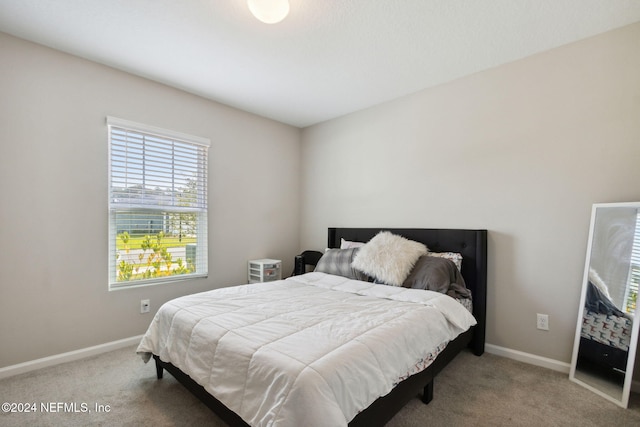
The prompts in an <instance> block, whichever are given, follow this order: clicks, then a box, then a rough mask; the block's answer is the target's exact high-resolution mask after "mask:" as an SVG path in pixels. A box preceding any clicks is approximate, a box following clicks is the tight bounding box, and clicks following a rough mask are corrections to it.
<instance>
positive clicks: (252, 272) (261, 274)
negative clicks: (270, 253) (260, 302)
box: [247, 258, 282, 283]
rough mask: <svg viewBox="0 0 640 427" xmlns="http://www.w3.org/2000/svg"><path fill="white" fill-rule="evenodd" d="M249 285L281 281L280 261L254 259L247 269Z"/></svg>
mask: <svg viewBox="0 0 640 427" xmlns="http://www.w3.org/2000/svg"><path fill="white" fill-rule="evenodd" d="M247 274H248V276H249V283H260V282H273V281H274V280H280V279H282V261H280V260H279V259H269V258H265V259H254V260H251V261H249V263H248V267H247Z"/></svg>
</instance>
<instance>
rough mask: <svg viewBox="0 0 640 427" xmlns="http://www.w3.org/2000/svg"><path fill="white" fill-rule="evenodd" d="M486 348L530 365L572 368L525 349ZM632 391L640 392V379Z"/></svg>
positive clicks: (635, 382) (634, 383)
mask: <svg viewBox="0 0 640 427" xmlns="http://www.w3.org/2000/svg"><path fill="white" fill-rule="evenodd" d="M484 349H485V351H486V352H487V353H491V354H495V355H496V356H502V357H506V358H508V359H513V360H517V361H519V362H524V363H528V364H530V365H535V366H541V367H543V368H547V369H552V370H554V371H558V372H562V373H563V374H567V375H569V371H570V370H571V364H569V363H566V362H561V361H559V360H555V359H549V358H547V357H542V356H536V355H535V354H531V353H525V352H523V351H518V350H512V349H510V348H505V347H500V346H497V345H493V344H485V345H484ZM567 378H568V377H567ZM631 391H632V392H634V393H640V381H632V382H631Z"/></svg>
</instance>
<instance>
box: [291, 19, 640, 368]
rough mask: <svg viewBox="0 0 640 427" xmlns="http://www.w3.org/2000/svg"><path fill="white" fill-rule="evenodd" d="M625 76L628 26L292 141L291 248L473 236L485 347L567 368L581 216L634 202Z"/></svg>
mask: <svg viewBox="0 0 640 427" xmlns="http://www.w3.org/2000/svg"><path fill="white" fill-rule="evenodd" d="M638 70H640V24H635V25H632V26H629V27H625V28H622V29H620V30H617V31H613V32H610V33H606V34H603V35H600V36H597V37H594V38H591V39H587V40H584V41H581V42H578V43H575V44H571V45H568V46H565V47H561V48H558V49H555V50H552V51H549V52H546V53H542V54H539V55H536V56H533V57H529V58H527V59H524V60H521V61H518V62H514V63H511V64H508V65H504V66H501V67H498V68H495V69H491V70H488V71H485V72H482V73H478V74H475V75H473V76H470V77H467V78H463V79H460V80H456V81H453V82H451V83H449V84H445V85H442V86H439V87H436V88H434V89H429V90H424V91H421V92H419V93H416V94H413V95H411V96H407V97H404V98H401V99H397V100H395V101H392V102H389V103H386V104H383V105H380V106H377V107H374V108H370V109H368V110H364V111H360V112H357V113H354V114H351V115H348V116H345V117H341V118H338V119H335V120H331V121H328V122H326V123H322V124H319V125H316V126H313V127H310V128H307V129H305V130H304V131H303V134H302V141H303V145H302V165H303V168H302V177H303V179H302V181H303V184H302V185H303V191H302V217H301V219H302V224H304V225H303V227H302V228H301V244H302V246H303V247H304V248H309V249H311V248H315V249H321V248H323V247H324V245H326V236H325V234H326V228H327V227H329V226H371V227H376V226H382V227H452V228H486V229H488V230H489V256H490V259H489V295H488V330H487V342H488V343H490V344H494V345H497V346H501V347H506V348H509V349H513V350H519V351H523V352H527V353H532V354H534V355H538V356H542V357H548V358H551V359H555V360H560V361H563V362H569V361H570V359H571V350H572V346H573V336H574V330H575V326H576V316H577V311H578V304H579V297H580V289H581V280H582V275H583V268H584V261H585V251H586V244H587V237H588V232H589V230H588V228H589V219H590V213H591V205H592V204H593V203H596V202H616V201H638V200H640V186H639V185H638V183H640V167H639V165H640V73H639V72H638ZM536 313H547V314H549V322H550V331H548V332H545V331H538V330H537V329H536Z"/></svg>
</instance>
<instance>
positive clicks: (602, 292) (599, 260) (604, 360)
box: [569, 202, 640, 408]
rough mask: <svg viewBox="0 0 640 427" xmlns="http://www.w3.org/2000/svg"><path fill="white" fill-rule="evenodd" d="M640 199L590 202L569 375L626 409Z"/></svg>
mask: <svg viewBox="0 0 640 427" xmlns="http://www.w3.org/2000/svg"><path fill="white" fill-rule="evenodd" d="M639 282H640V202H638V203H606V204H596V205H593V209H592V212H591V228H590V231H589V242H588V245H587V258H586V262H585V272H584V279H583V287H582V295H581V297H580V309H579V310H578V322H577V327H576V336H575V341H574V346H573V356H572V360H571V371H570V374H569V377H570V379H571V380H572V381H575V382H576V383H579V384H581V385H583V386H584V387H587V388H588V389H590V390H592V391H593V392H595V393H597V394H599V395H601V396H602V397H604V398H606V399H608V400H610V401H612V402H614V403H616V404H618V405H619V406H622V407H625V408H626V407H627V405H628V402H629V393H630V390H631V381H632V376H633V365H634V361H635V357H636V347H637V343H638V323H640V322H637V321H636V319H637V318H638V316H637V315H638V309H637V305H636V301H637V297H638V283H639Z"/></svg>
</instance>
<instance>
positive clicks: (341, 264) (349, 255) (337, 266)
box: [313, 248, 368, 282]
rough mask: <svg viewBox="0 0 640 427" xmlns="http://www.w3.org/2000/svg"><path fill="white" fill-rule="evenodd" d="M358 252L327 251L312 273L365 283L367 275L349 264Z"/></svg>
mask: <svg viewBox="0 0 640 427" xmlns="http://www.w3.org/2000/svg"><path fill="white" fill-rule="evenodd" d="M359 250H360V248H350V249H329V250H327V251H326V252H325V253H324V255H322V258H320V261H318V264H317V265H316V268H315V270H313V271H318V272H321V273H327V274H334V275H336V276H342V277H347V278H349V279H356V280H364V281H365V282H366V281H367V280H368V277H367V275H366V274H364V273H362V272H360V271H358V270H356V269H355V268H353V267H352V266H351V262H352V261H353V258H354V257H355V255H356V253H357V252H358V251H359Z"/></svg>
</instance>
